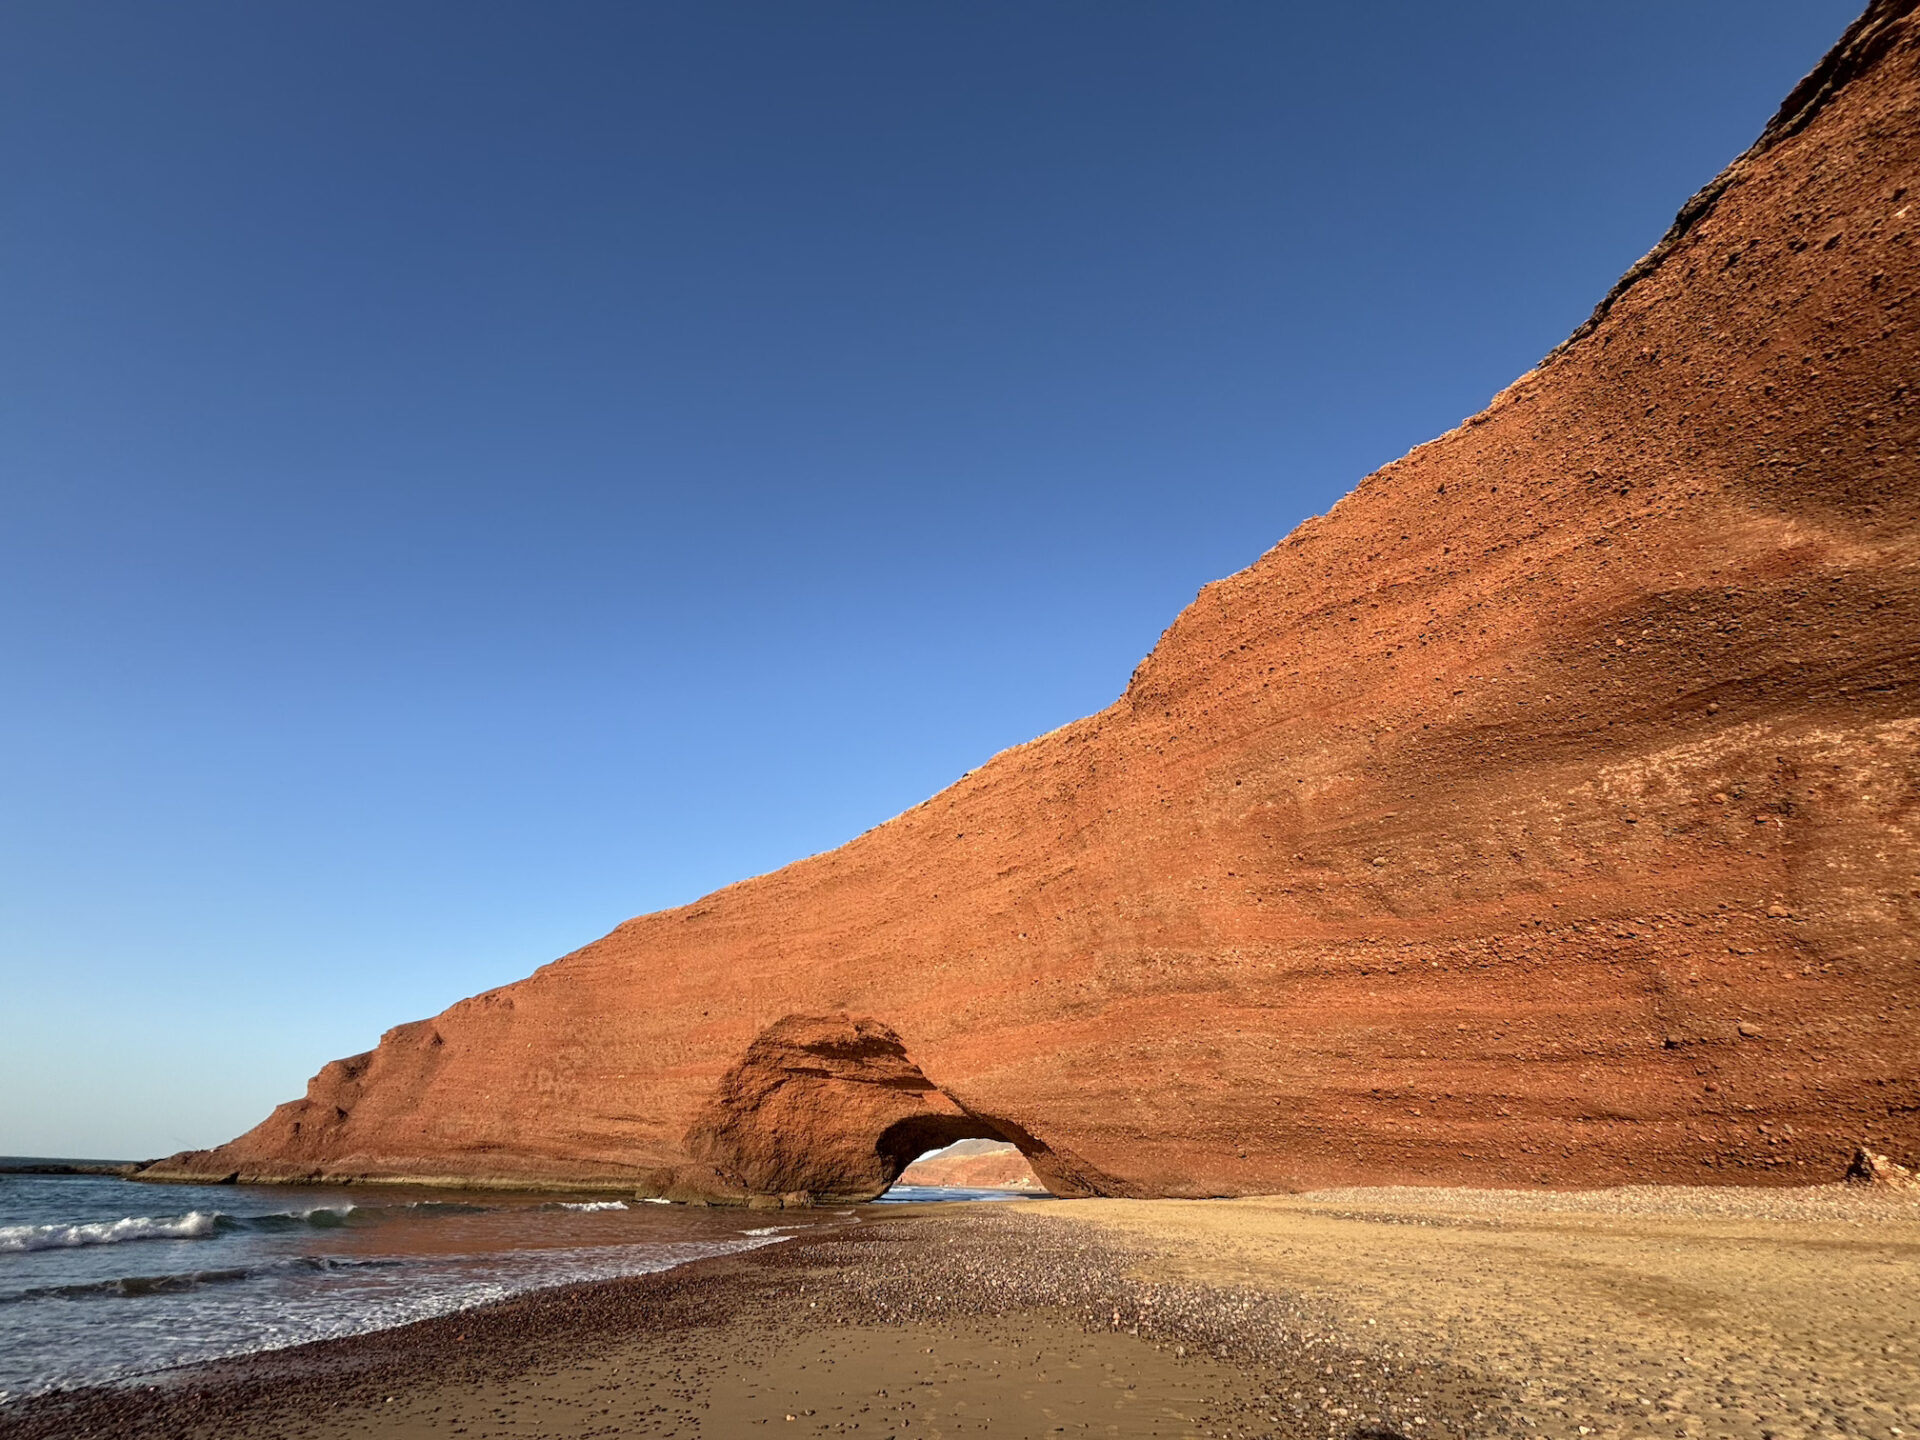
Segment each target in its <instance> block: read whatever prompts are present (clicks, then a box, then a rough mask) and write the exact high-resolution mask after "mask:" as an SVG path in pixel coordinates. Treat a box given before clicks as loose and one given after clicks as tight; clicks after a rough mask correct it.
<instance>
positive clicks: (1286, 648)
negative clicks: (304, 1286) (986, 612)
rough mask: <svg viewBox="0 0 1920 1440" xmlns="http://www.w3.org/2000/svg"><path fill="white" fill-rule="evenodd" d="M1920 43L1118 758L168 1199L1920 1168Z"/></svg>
mask: <svg viewBox="0 0 1920 1440" xmlns="http://www.w3.org/2000/svg"><path fill="white" fill-rule="evenodd" d="M1917 243H1920V24H1917V23H1916V18H1915V15H1914V13H1913V3H1912V0H1897V3H1896V0H1882V3H1876V4H1874V5H1873V6H1871V7H1870V9H1869V10H1868V12H1867V13H1866V14H1865V15H1864V16H1863V17H1862V18H1861V20H1860V21H1858V22H1857V23H1856V24H1855V25H1854V26H1853V27H1852V29H1850V30H1849V31H1848V33H1847V35H1846V36H1845V37H1843V39H1842V40H1841V42H1840V44H1839V45H1838V46H1837V47H1836V49H1835V50H1834V51H1833V52H1832V53H1831V54H1830V55H1829V56H1828V57H1827V59H1826V60H1825V61H1823V62H1822V64H1821V66H1820V68H1819V69H1817V70H1816V71H1815V72H1814V74H1813V75H1811V76H1810V77H1809V79H1808V80H1807V81H1806V82H1805V83H1804V84H1802V85H1801V86H1800V87H1799V88H1798V89H1797V90H1796V91H1795V92H1794V95H1793V96H1791V97H1789V100H1788V102H1787V104H1786V105H1785V106H1784V107H1783V108H1782V111H1781V114H1780V116H1779V117H1778V118H1776V120H1775V121H1774V123H1773V124H1772V125H1770V126H1769V127H1768V129H1767V131H1766V133H1765V134H1764V135H1763V136H1762V138H1761V140H1760V142H1759V143H1757V144H1756V145H1755V146H1754V147H1753V148H1752V149H1751V150H1749V151H1748V152H1747V153H1746V154H1745V155H1743V156H1741V157H1740V158H1739V159H1738V160H1737V161H1736V162H1735V163H1734V164H1733V165H1732V166H1731V167H1730V168H1729V169H1728V170H1727V171H1726V172H1725V173H1724V174H1723V175H1721V176H1720V177H1719V178H1718V179H1717V180H1716V181H1714V182H1713V184H1712V185H1710V186H1709V187H1708V188H1707V189H1706V190H1704V191H1702V192H1701V194H1700V196H1698V197H1696V199H1695V200H1694V201H1693V202H1691V203H1690V204H1689V205H1688V207H1687V209H1686V210H1685V211H1683V212H1682V216H1681V219H1680V221H1679V222H1677V223H1676V226H1675V228H1674V230H1673V231H1672V232H1671V233H1670V234H1669V235H1668V237H1667V238H1666V239H1665V240H1664V241H1662V242H1661V244H1660V246H1659V247H1658V248H1657V249H1656V250H1655V251H1654V252H1653V253H1652V254H1651V255H1649V257H1648V258H1647V260H1645V261H1644V262H1642V263H1641V264H1640V265H1639V266H1636V267H1635V269H1634V270H1633V271H1632V272H1631V273H1630V274H1629V275H1628V277H1627V278H1626V279H1625V280H1624V281H1623V282H1622V284H1621V285H1620V286H1619V287H1617V288H1616V290H1615V291H1614V293H1613V294H1611V295H1610V296H1608V297H1607V300H1606V301H1605V302H1604V303H1603V305H1602V306H1601V308H1600V309H1599V310H1598V311H1597V312H1596V313H1595V316H1594V318H1593V319H1592V320H1591V321H1590V322H1589V323H1588V324H1587V325H1585V326H1583V327H1582V329H1581V331H1580V332H1579V333H1578V334H1576V336H1575V337H1574V338H1573V339H1572V340H1571V341H1570V342H1569V343H1568V344H1567V345H1565V346H1563V347H1562V348H1561V349H1560V350H1558V351H1556V352H1555V353H1554V354H1553V355H1552V356H1550V357H1549V358H1548V360H1547V361H1546V362H1544V363H1543V364H1542V365H1541V366H1540V367H1539V368H1537V369H1536V370H1534V371H1532V372H1530V373H1529V374H1527V375H1525V376H1523V377H1521V379H1520V380H1518V381H1517V382H1515V383H1514V384H1513V385H1512V386H1511V387H1510V388H1508V389H1507V390H1506V391H1504V392H1503V393H1502V394H1500V395H1499V396H1498V397H1497V398H1496V399H1495V400H1494V401H1493V402H1492V403H1491V404H1490V405H1489V406H1488V408H1487V409H1486V410H1484V411H1483V412H1481V413H1480V414H1478V415H1475V416H1473V417H1472V418H1471V419H1470V420H1468V421H1466V422H1465V423H1464V424H1462V425H1461V426H1460V427H1459V428H1458V429H1456V430H1454V431H1451V432H1450V433H1448V434H1446V435H1444V436H1442V437H1441V438H1440V439H1438V440H1436V441H1434V442H1432V443H1430V444H1428V445H1425V446H1422V447H1421V448H1420V449H1418V450H1415V451H1414V452H1412V453H1411V454H1409V455H1407V456H1406V457H1405V458H1403V459H1401V460H1398V461H1395V462H1394V463H1393V464H1390V465H1388V466H1386V467H1385V468H1384V469H1382V470H1380V471H1378V472H1376V473H1375V474H1373V475H1370V476H1368V477H1367V478H1366V479H1365V480H1363V481H1362V482H1361V483H1360V484H1359V486H1358V487H1357V488H1356V489H1355V490H1354V491H1353V492H1352V493H1351V494H1350V495H1348V496H1347V497H1346V498H1345V499H1343V500H1342V501H1341V502H1340V503H1339V504H1338V505H1336V506H1335V507H1334V508H1333V509H1332V511H1330V512H1329V513H1328V514H1327V515H1326V516H1324V517H1322V518H1319V519H1314V520H1310V521H1308V522H1306V523H1305V524H1303V525H1301V526H1300V527H1299V528H1298V529H1296V530H1295V531H1294V532H1293V533H1292V534H1291V535H1289V536H1288V537H1287V538H1286V539H1285V540H1284V541H1283V542H1281V543H1280V544H1279V545H1277V546H1276V547H1275V548H1274V549H1272V550H1271V551H1269V552H1268V553H1267V554H1266V555H1265V556H1263V557H1262V558H1261V559H1260V560H1259V561H1258V562H1257V563H1256V564H1254V565H1253V566H1251V567H1250V568H1248V569H1247V570H1245V571H1242V572H1241V573H1239V574H1237V575H1234V576H1232V577H1230V578H1228V579H1226V580H1222V581H1220V582H1218V583H1217V584H1213V585H1209V586H1208V587H1206V589H1204V590H1203V591H1202V592H1201V593H1200V595H1199V597H1198V599H1196V600H1195V601H1194V603H1193V604H1192V605H1191V606H1189V607H1188V608H1187V610H1186V611H1184V612H1183V613H1182V614H1181V615H1180V616H1179V617H1178V618H1177V619H1176V620H1175V622H1174V623H1173V625H1172V626H1171V627H1170V628H1169V629H1168V630H1167V632H1166V634H1165V635H1164V636H1163V637H1162V639H1161V641H1160V643H1159V644H1158V645H1157V646H1156V647H1155V649H1154V651H1153V653H1152V654H1151V655H1150V656H1149V657H1148V658H1147V659H1146V660H1145V662H1143V663H1142V664H1141V666H1140V667H1139V669H1138V671H1137V672H1136V673H1135V674H1134V676H1133V678H1132V681H1131V683H1130V684H1129V685H1128V686H1127V689H1126V693H1125V694H1124V695H1123V696H1122V697H1121V698H1120V699H1119V700H1118V701H1116V702H1115V703H1114V704H1113V705H1112V706H1110V707H1109V708H1107V709H1106V710H1103V711H1101V712H1100V713H1099V714H1097V715H1093V716H1090V717H1088V718H1087V719H1084V720H1081V721H1078V722H1076V723H1074V724H1071V725H1068V726H1066V727H1064V728H1062V729H1060V730H1057V731H1055V732H1053V733H1052V734H1049V735H1046V736H1043V737H1042V738H1040V739H1038V740H1035V741H1033V742H1031V743H1030V744H1027V745H1023V746H1020V747H1018V748H1017V749H1014V750H1010V751H1007V752H1006V753H1004V754H1001V755H999V756H996V757H995V758H994V759H993V760H992V761H991V762H989V763H988V764H986V765H984V766H982V767H981V768H980V769H979V770H977V771H975V772H973V773H971V774H969V775H968V776H966V777H965V778H964V779H962V780H961V781H960V782H958V783H957V784H955V785H953V786H951V787H950V788H948V789H947V790H945V791H943V792H942V793H940V794H939V795H936V796H935V797H933V798H932V799H931V800H928V801H927V802H925V803H924V804H922V805H919V806H917V807H915V808H914V809H912V810H910V811H908V812H906V813H905V814H903V815H900V816H898V817H897V818H895V819H893V820H890V821H888V822H887V823H886V824H884V825H881V826H879V827H877V828H876V829H874V830H871V831H869V832H868V833H866V834H864V835H862V836H860V837H859V838H858V839H856V840H854V841H852V842H850V843H849V844H847V845H845V846H843V847H841V848H840V849H838V850H835V851H833V852H831V853H829V854H825V855H820V856H817V857H814V858H812V859H809V860H805V861H802V862H800V863H798V864H795V865H790V866H788V867H787V868H785V869H783V870H780V871H777V872H775V873H773V874H770V875H765V876H762V877H759V878H757V879H754V880H749V881H745V882H743V883H741V884H738V885H734V886H730V887H728V888H727V889H724V890H721V891H719V892H717V893H715V894H713V895H710V896H708V897H707V898H705V899H703V900H700V901H698V902H696V903H694V904H692V905H688V906H685V907H683V908H681V909H677V910H670V911H665V912H662V913H659V914H654V915H647V916H643V917H641V918H639V919H636V920H632V921H629V922H628V923H626V924H624V925H622V926H620V927H619V928H618V929H617V930H615V931H614V932H613V933H612V934H610V935H608V936H606V937H605V938H604V939H601V940H599V941H596V942H595V943H593V944H591V945H588V946H587V947H585V948H584V949H582V950H579V951H576V952H575V953H574V954H571V955H568V956H566V957H565V958H563V959H561V960H558V961H556V962H554V963H553V964H551V965H548V966H546V967H545V968H543V969H541V970H539V971H537V972H536V973H535V974H533V975H532V976H530V977H529V978H528V979H526V980H524V981H521V982H519V983H517V984H514V985H509V986H505V987H503V988H501V989H498V990H494V991H490V992H488V993H486V994H483V995H479V996H476V997H474V998H472V999H470V1000H464V1001H462V1002H460V1003H459V1004H457V1005H455V1006H453V1007H452V1008H451V1009H449V1010H447V1011H446V1012H445V1013H443V1014H441V1015H439V1016H436V1017H434V1018H433V1019H431V1020H425V1021H420V1022H417V1023H414V1024H410V1025H403V1026H400V1027H399V1028H397V1029H395V1030H392V1031H390V1032H388V1034H387V1035H386V1036H385V1037H384V1038H383V1039H382V1041H381V1043H380V1046H379V1048H378V1049H376V1050H374V1051H372V1052H371V1053H369V1054H366V1055H360V1056H355V1057H353V1058H352V1059H348V1060H342V1061H337V1062H335V1063H334V1064H331V1065H329V1066H327V1067H326V1068H325V1069H324V1070H322V1071H321V1073H320V1074H319V1075H318V1076H316V1077H315V1079H314V1080H313V1082H312V1083H311V1085H310V1086H309V1087H308V1093H307V1096H306V1098H304V1099H302V1100H297V1101H294V1102H292V1103H290V1104H287V1105H283V1106H281V1107H280V1108H279V1109H278V1110H276V1111H275V1112H274V1113H273V1114H272V1115H271V1116H270V1117H268V1119H266V1120H265V1121H264V1122H262V1124H261V1125H260V1126H258V1127H257V1128H256V1129H254V1130H252V1131H249V1132H248V1133H247V1134H246V1135H243V1136H241V1137H240V1138H239V1139H237V1140H234V1141H232V1142H231V1143H229V1144H227V1145H223V1146H221V1147H219V1148H218V1149H216V1150H213V1151H208V1152H199V1153H192V1154H187V1155H182V1156H176V1157H174V1158H173V1159H172V1160H171V1161H168V1162H165V1163H164V1164H163V1165H162V1166H160V1167H156V1169H155V1170H154V1171H153V1172H151V1173H152V1174H153V1175H154V1177H155V1178H161V1177H168V1176H171V1177H176V1178H185V1177H210V1176H211V1177H228V1176H238V1177H242V1178H248V1179H263V1178H264V1179H307V1178H330V1179H349V1178H351V1179H363V1178H372V1179H397V1178H432V1179H441V1180H449V1181H457V1182H467V1183H510V1184H554V1185H560V1184H566V1185H582V1184H591V1185H604V1186H609V1187H619V1188H630V1189H637V1190H642V1191H647V1192H651V1193H660V1194H668V1195H673V1196H677V1197H680V1198H686V1199H695V1198H717V1199H749V1198H754V1197H781V1196H784V1197H787V1198H788V1200H789V1201H793V1200H799V1199H803V1198H807V1197H828V1196H830V1197H834V1198H849V1197H856V1196H860V1195H866V1194H872V1193H875V1192H876V1191H877V1190H878V1189H880V1188H883V1187H884V1185H885V1184H886V1183H888V1182H890V1181H891V1180H892V1179H893V1178H895V1177H896V1176H897V1175H898V1173H899V1170H900V1168H901V1167H902V1166H903V1165H905V1164H906V1163H907V1161H908V1160H910V1159H911V1158H912V1157H913V1156H914V1155H915V1154H918V1153H920V1151H922V1150H925V1149H928V1148H931V1147H932V1146H934V1145H938V1144H943V1143H947V1142H949V1141H951V1140H955V1139H959V1138H962V1137H965V1136H969V1135H973V1136H980V1137H985V1138H995V1139H1005V1140H1010V1141H1012V1142H1014V1143H1016V1144H1017V1145H1019V1146H1020V1148H1021V1149H1022V1150H1023V1151H1024V1152H1025V1153H1026V1154H1027V1155H1028V1156H1029V1157H1030V1158H1031V1160H1032V1163H1033V1166H1034V1169H1035V1170H1036V1172H1037V1173H1038V1174H1039V1175H1040V1176H1041V1178H1042V1179H1043V1180H1044V1181H1046V1183H1047V1184H1048V1185H1049V1186H1051V1187H1053V1188H1055V1189H1056V1190H1058V1191H1060V1192H1062V1193H1088V1192H1099V1193H1105V1194H1136V1195H1212V1194H1243V1193H1248V1192H1256V1191H1275V1190H1286V1189H1292V1188H1298V1187H1309V1186H1320V1185H1328V1184H1335V1183H1346V1182H1358V1183H1376V1182H1385V1181H1408V1182H1421V1183H1449V1184H1471V1185H1496V1186H1505V1185H1558V1186H1568V1185H1587V1184H1600V1183H1615V1182H1622V1181H1669V1180H1672V1181H1681V1180H1684V1181H1691V1182H1700V1181H1737V1182H1758V1183H1801V1182H1806V1181H1811V1180H1815V1179H1823V1178H1824V1179H1837V1178H1838V1177H1839V1176H1840V1175H1841V1174H1842V1173H1843V1172H1844V1171H1845V1170H1846V1168H1847V1164H1848V1161H1849V1158H1850V1157H1851V1156H1852V1155H1853V1154H1854V1153H1855V1151H1856V1149H1858V1148H1859V1147H1860V1146H1861V1145H1862V1144H1863V1143H1864V1144H1866V1145H1868V1146H1870V1147H1871V1148H1872V1149H1873V1150H1874V1151H1875V1152H1876V1153H1879V1152H1886V1153H1889V1154H1891V1155H1893V1156H1894V1157H1895V1158H1896V1159H1906V1160H1911V1159H1913V1158H1915V1157H1916V1156H1917V1155H1920V1024H1917V1023H1916V1019H1917V1017H1916V1011H1915V1008H1914V1007H1915V992H1916V985H1915V982H1916V978H1920V940H1916V936H1917V935H1920V783H1917V782H1920V688H1917V687H1920V471H1917V470H1916V454H1917V452H1920V414H1917V413H1916V408H1915V403H1914V387H1915V386H1916V385H1920V325H1917V324H1916V321H1917V320H1920V316H1916V313H1915V312H1916V308H1920V299H1917V298H1916V282H1920V264H1916V244H1917Z"/></svg>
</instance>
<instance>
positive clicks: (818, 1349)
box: [0, 1187, 1920, 1440]
mask: <svg viewBox="0 0 1920 1440" xmlns="http://www.w3.org/2000/svg"><path fill="white" fill-rule="evenodd" d="M1917 1281H1920V1200H1916V1199H1912V1198H1900V1197H1885V1196H1872V1195H1863V1194H1860V1193H1857V1192H1850V1191H1846V1190H1843V1189H1839V1188H1837V1187H1836V1188H1828V1189H1824V1190H1819V1191H1780V1190H1772V1191H1763V1190H1726V1189H1714V1190H1688V1189H1662V1190H1616V1191H1603V1192H1591V1193H1587V1194H1572V1195H1569V1194H1543V1193H1514V1192H1484V1191H1482V1192H1474V1191H1433V1190H1364V1191H1362V1190H1354V1191H1328V1192H1322V1193H1318V1194H1313V1195H1303V1196H1292V1197H1284V1198H1273V1199H1259V1200H1235V1201H1117V1200H1116V1201H1084V1202H1075V1203H1071V1204H1068V1203H1060V1202H1019V1203H1015V1204H998V1205H986V1206H970V1207H942V1208H940V1209H938V1210H933V1209H918V1210H915V1209H911V1208H908V1207H901V1208H900V1209H893V1208H891V1207H887V1208H886V1209H883V1210H868V1211H863V1212H861V1214H860V1215H859V1216H857V1217H856V1218H853V1219H850V1220H848V1221H846V1222H845V1223H843V1224H840V1225H839V1226H838V1227H836V1228H819V1229H815V1230H813V1231H810V1232H809V1233H807V1234H805V1235H802V1236H800V1237H799V1238H797V1239H796V1240H794V1241H792V1242H790V1243H788V1244H785V1245H781V1246H778V1247H775V1248H773V1249H771V1250H763V1251H758V1252H754V1253H752V1254H749V1255H744V1256H736V1257H731V1258H729V1259H726V1260H722V1261H715V1262H706V1263H703V1264H700V1265H694V1266H688V1267H685V1268H684V1269H682V1270H679V1271H675V1272H671V1273H669V1274H666V1275H660V1276H650V1277H644V1278H641V1279H636V1280H629V1281H619V1282H613V1283H610V1284H604V1285H590V1286H578V1287H572V1288H569V1289H566V1290H559V1291H551V1292H546V1293H543V1294H541V1295H537V1296H531V1297H526V1298H523V1299H521V1300H517V1301H513V1302H509V1303H507V1304H504V1305H500V1306H495V1307H491V1308H490V1309H487V1310H484V1311H475V1312H469V1313H467V1314H465V1315H460V1316H453V1317H449V1318H447V1319H444V1320H438V1321H429V1322H426V1323H424V1324H420V1325H415V1326H409V1327H407V1328H405V1329H403V1330H397V1331H390V1332H387V1333H385V1334H383V1335H378V1336H370V1337H362V1338H360V1339H357V1340H349V1341H339V1342H330V1343H328V1344H322V1345H314V1346H306V1347H302V1348H300V1349H298V1350H293V1351H286V1352H280V1353H279V1354H277V1355H271V1356H258V1357H253V1358H252V1359H250V1360H247V1361H242V1362H233V1363H229V1364H224V1365H214V1366H207V1367H200V1368H197V1369H194V1370H190V1371H186V1372H181V1373H179V1374H178V1375H176V1376H173V1377H171V1378H169V1379H168V1380H167V1381H166V1382H165V1383H162V1384H159V1385H157V1386H155V1387H152V1388H146V1389H122V1390H118V1391H107V1392H90V1393H82V1394H77V1395H72V1396H65V1397H49V1398H46V1399H43V1400H40V1401H36V1402H32V1403H29V1404H27V1405H20V1406H10V1407H7V1408H6V1409H4V1410H0V1440H51V1437H59V1440H70V1437H81V1436H88V1435H99V1436H113V1437H116V1440H119V1437H128V1440H136V1437H144V1436H162V1435H164V1436H169V1437H174V1436H178V1437H194V1440H215V1437H223V1440H224V1437H232V1440H260V1437H269V1436H271V1437H275V1440H279V1437H286V1440H346V1437H382V1440H426V1437H436V1440H437V1437H451V1436H463V1437H472V1440H484V1437H533V1436H541V1437H570V1440H571V1437H580V1440H584V1437H614V1436H623V1437H625V1436H631V1437H641V1436H649V1437H653V1436H688V1437H692V1436H702V1437H716V1440H726V1437H735V1436H759V1435H779V1436H790V1437H798V1436H823V1435H833V1436H845V1435H858V1436H860V1437H862V1440H865V1437H870V1436H872V1437H886V1436H897V1437H902V1440H906V1437H913V1436H926V1437H947V1436H963V1435H964V1436H973V1435H998V1436H1015V1437H1017V1436H1050V1435H1102V1436H1124V1437H1136V1436H1137V1437H1148V1436H1167V1437H1173V1436H1255V1435H1270V1436H1299V1437H1314V1440H1318V1437H1323V1436H1331V1437H1335V1440H1380V1437H1385V1436H1393V1435H1398V1436H1405V1437H1416V1436H1417V1437H1453V1436H1477V1435H1551V1436H1568V1437H1574V1440H1578V1437H1579V1436H1582V1435H1589V1436H1614V1435H1620V1436H1626V1435H1633V1436H1642V1435H1645V1436H1675V1437H1692V1436H1700V1437H1716V1436H1723V1435H1724V1436H1738V1437H1747V1436H1753V1437H1763V1440H1764V1437H1776V1440H1790V1437H1795V1436H1801V1435H1806V1436H1842V1435H1844V1436H1861V1435H1868V1436H1880V1437H1887V1440H1900V1437H1901V1436H1902V1435H1903V1433H1904V1434H1906V1435H1913V1436H1915V1437H1916V1440H1920V1365H1917V1364H1916V1360H1917V1356H1916V1347H1915V1343H1914V1337H1915V1333H1916V1331H1920V1326H1917V1325H1916V1324H1915V1321H1916V1318H1920V1316H1917V1312H1920V1286H1917V1285H1916V1282H1917ZM789 1417H791V1418H789Z"/></svg>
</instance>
